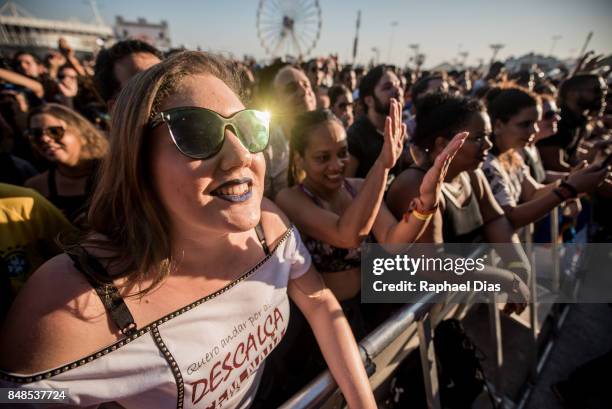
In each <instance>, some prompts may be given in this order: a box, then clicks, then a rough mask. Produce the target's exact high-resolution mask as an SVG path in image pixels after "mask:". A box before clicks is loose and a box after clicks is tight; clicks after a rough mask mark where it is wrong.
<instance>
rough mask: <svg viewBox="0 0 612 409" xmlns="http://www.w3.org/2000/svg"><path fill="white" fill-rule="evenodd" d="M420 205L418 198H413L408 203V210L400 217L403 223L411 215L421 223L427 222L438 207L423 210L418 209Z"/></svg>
mask: <svg viewBox="0 0 612 409" xmlns="http://www.w3.org/2000/svg"><path fill="white" fill-rule="evenodd" d="M420 204H422V203H421V200H420V199H419V198H415V199H413V200H412V202H410V206H408V210H407V211H406V213H404V216H403V217H402V218H403V220H404V221H405V222H407V221H408V219H409V217H410V215H413V216H414V217H415V218H417V219H418V220H421V221H424V222H426V221H428V220H429V219H431V217H432V216H433V215H434V214H435V213H436V211H437V210H438V205H436V206H434V207H432V208H431V209H429V210H423V209H420V208H419V205H420Z"/></svg>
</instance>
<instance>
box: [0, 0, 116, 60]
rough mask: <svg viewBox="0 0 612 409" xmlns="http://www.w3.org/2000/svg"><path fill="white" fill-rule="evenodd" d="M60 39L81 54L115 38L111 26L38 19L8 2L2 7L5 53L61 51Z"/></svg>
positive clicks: (0, 17)
mask: <svg viewBox="0 0 612 409" xmlns="http://www.w3.org/2000/svg"><path fill="white" fill-rule="evenodd" d="M60 37H63V38H65V39H66V40H67V41H68V44H70V46H71V47H72V48H73V49H74V50H75V51H76V52H79V53H91V52H93V51H94V50H96V49H97V48H99V46H100V45H101V44H104V43H105V42H107V41H108V40H111V39H112V37H113V30H112V29H111V27H109V26H107V25H104V23H103V22H102V21H101V19H97V22H96V23H94V24H92V23H82V22H78V21H60V20H48V19H43V18H38V17H35V16H33V15H32V14H30V13H29V12H28V11H27V10H25V9H24V8H23V7H20V6H18V5H16V4H15V3H14V2H12V1H7V2H6V3H4V4H3V5H2V6H1V7H0V47H2V49H3V50H5V51H9V52H12V51H15V50H18V49H25V50H28V51H30V52H34V53H40V54H44V53H46V52H47V51H48V50H49V49H50V48H53V49H57V42H58V40H59V39H60Z"/></svg>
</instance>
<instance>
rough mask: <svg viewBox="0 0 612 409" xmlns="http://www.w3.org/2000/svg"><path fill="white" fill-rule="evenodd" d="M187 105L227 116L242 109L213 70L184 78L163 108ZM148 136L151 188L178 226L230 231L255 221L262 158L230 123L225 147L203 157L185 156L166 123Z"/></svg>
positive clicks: (258, 213) (246, 227)
mask: <svg viewBox="0 0 612 409" xmlns="http://www.w3.org/2000/svg"><path fill="white" fill-rule="evenodd" d="M185 106H192V107H202V108H207V109H210V110H212V111H215V112H217V113H219V114H221V115H223V116H225V117H229V116H231V115H232V114H234V113H236V112H238V111H240V110H243V109H244V105H243V104H242V102H241V101H240V99H239V98H238V96H237V95H236V94H235V93H234V92H233V91H232V90H231V89H230V88H229V87H228V86H227V85H226V84H225V83H224V82H223V81H222V80H220V79H219V78H217V77H215V76H212V75H210V74H197V75H190V76H187V77H185V78H183V79H182V80H181V82H180V83H179V84H178V86H177V88H176V90H175V91H174V92H173V93H172V94H171V95H170V96H168V97H167V98H165V99H164V101H163V103H162V106H161V107H160V110H161V111H164V110H168V109H171V108H177V107H185ZM149 137H150V145H151V147H150V167H151V174H152V178H153V186H154V188H155V190H156V192H157V195H158V196H159V198H160V201H161V203H162V205H163V206H164V208H165V209H166V211H167V212H168V214H169V216H170V223H171V225H172V226H173V227H174V228H175V229H176V228H179V229H180V228H185V229H191V230H193V228H199V229H200V230H202V231H216V232H227V233H231V232H240V231H246V230H249V229H251V228H253V227H254V226H255V225H257V223H258V222H259V219H260V208H261V200H262V197H263V183H264V174H265V161H264V157H263V154H262V153H255V154H253V153H251V152H249V150H248V149H247V148H245V147H244V145H243V144H242V142H241V141H240V140H239V139H238V138H237V137H236V135H235V134H234V132H233V131H232V129H231V127H226V128H225V141H224V143H223V146H222V148H221V151H220V152H219V153H217V154H216V155H215V156H213V157H211V158H209V159H205V160H197V159H193V158H190V157H188V156H185V155H183V154H182V153H181V152H180V151H179V150H178V149H177V147H176V146H175V145H174V143H173V141H172V139H171V137H170V134H169V130H168V126H167V125H166V124H162V125H161V126H158V127H156V128H154V129H153V130H152V131H151V133H150V135H149ZM181 226H182V227H181Z"/></svg>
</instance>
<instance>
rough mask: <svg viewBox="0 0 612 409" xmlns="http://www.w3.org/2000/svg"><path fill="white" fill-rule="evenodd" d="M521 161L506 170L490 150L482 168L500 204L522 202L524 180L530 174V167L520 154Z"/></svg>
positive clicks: (509, 204) (512, 204)
mask: <svg viewBox="0 0 612 409" xmlns="http://www.w3.org/2000/svg"><path fill="white" fill-rule="evenodd" d="M516 156H517V158H516V160H518V161H520V163H518V164H517V165H516V166H514V167H513V168H512V169H511V170H506V168H504V167H503V166H502V164H501V162H500V161H499V159H498V158H497V157H496V156H495V155H493V154H492V153H490V152H489V154H488V155H487V158H486V160H485V163H484V165H483V166H482V170H483V172H484V174H485V176H486V177H487V180H488V181H489V184H490V185H491V191H492V192H493V195H494V196H495V199H497V202H498V203H499V205H500V206H512V207H515V206H517V205H518V204H519V203H520V202H521V194H522V193H523V181H524V180H525V177H526V176H527V175H529V174H530V171H529V167H528V166H527V165H526V164H525V162H524V161H523V158H521V157H520V156H519V155H516Z"/></svg>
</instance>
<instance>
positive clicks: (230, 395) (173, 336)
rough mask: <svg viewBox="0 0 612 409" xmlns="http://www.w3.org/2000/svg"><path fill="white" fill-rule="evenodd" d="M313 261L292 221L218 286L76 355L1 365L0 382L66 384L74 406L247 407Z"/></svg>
mask: <svg viewBox="0 0 612 409" xmlns="http://www.w3.org/2000/svg"><path fill="white" fill-rule="evenodd" d="M310 263H311V260H310V255H309V254H308V251H307V250H306V248H305V247H304V245H303V244H302V241H301V239H300V237H299V234H298V233H297V230H296V229H295V228H294V227H291V228H290V229H288V230H287V231H286V232H285V233H284V234H283V236H282V237H281V239H280V240H279V242H278V245H277V246H276V248H274V249H273V250H272V251H271V252H270V253H269V254H268V255H267V256H266V257H265V258H264V259H263V260H261V262H259V263H258V264H257V265H256V266H254V267H253V268H252V269H251V270H249V271H248V272H246V273H245V274H244V275H242V276H241V277H240V278H239V279H237V280H236V281H234V282H232V283H230V284H229V285H227V286H226V287H224V288H222V289H221V290H219V291H217V292H215V293H213V294H210V295H208V296H206V297H204V298H202V299H200V300H198V301H196V302H194V303H192V304H190V305H187V306H185V307H184V308H181V309H180V310H178V311H175V312H173V313H171V314H168V315H167V316H165V317H163V318H161V319H159V320H157V321H155V322H153V323H152V324H150V325H147V326H146V327H143V328H139V329H137V331H136V332H135V333H134V334H133V335H131V336H128V337H125V338H123V339H122V340H120V341H117V342H115V343H113V344H112V345H109V346H107V347H106V348H103V349H102V350H100V351H97V352H94V353H93V354H91V355H89V356H85V357H83V358H82V359H78V360H76V361H74V362H70V363H67V364H65V365H62V366H60V367H57V368H54V369H51V370H48V371H44V372H39V373H36V374H31V375H23V374H14V373H7V372H3V371H1V370H0V387H4V388H8V387H19V388H26V389H34V388H36V389H38V388H53V389H59V388H67V389H68V390H69V391H68V394H67V395H68V396H67V397H68V398H69V402H70V405H76V406H90V405H96V404H100V403H103V402H109V401H116V402H118V403H119V404H121V405H123V406H124V407H126V408H128V409H133V408H134V409H141V408H142V409H151V408H175V407H176V408H201V409H217V408H246V407H248V406H249V405H250V404H251V402H252V399H253V397H254V396H255V392H256V390H257V387H258V385H259V381H260V378H261V374H262V371H263V361H264V359H265V358H266V356H267V355H269V354H270V352H271V351H272V350H273V349H274V347H275V346H276V345H277V344H278V343H279V342H280V340H281V339H282V337H283V336H284V334H285V331H286V329H287V324H288V321H289V302H288V297H287V284H288V282H289V280H291V279H295V278H298V277H300V276H301V275H303V274H304V273H305V272H306V271H307V270H308V268H309V267H310ZM19 407H27V406H26V405H23V406H21V405H20V406H19ZM30 407H36V408H39V407H46V406H45V405H42V404H39V405H31V406H30ZM48 407H50V408H57V407H58V405H51V404H49V405H48Z"/></svg>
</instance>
